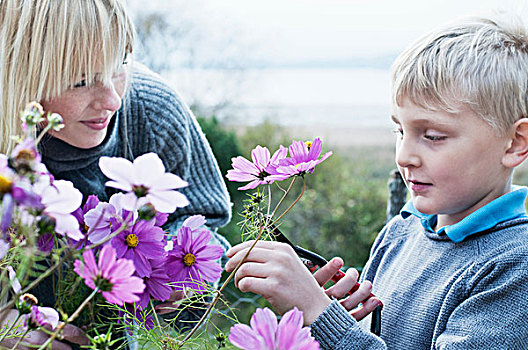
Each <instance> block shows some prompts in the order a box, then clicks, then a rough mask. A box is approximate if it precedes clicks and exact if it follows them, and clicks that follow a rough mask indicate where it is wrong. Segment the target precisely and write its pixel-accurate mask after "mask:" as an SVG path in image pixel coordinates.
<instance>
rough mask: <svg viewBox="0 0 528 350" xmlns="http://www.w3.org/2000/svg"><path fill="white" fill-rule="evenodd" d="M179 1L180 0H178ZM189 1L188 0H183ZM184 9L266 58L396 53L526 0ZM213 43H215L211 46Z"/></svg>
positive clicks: (208, 4) (334, 0) (526, 9)
mask: <svg viewBox="0 0 528 350" xmlns="http://www.w3.org/2000/svg"><path fill="white" fill-rule="evenodd" d="M176 1H178V0H176ZM182 3H183V4H188V3H189V1H183V2H182ZM192 4H193V5H192V8H191V7H190V6H188V5H187V14H188V15H189V16H191V17H193V18H195V19H196V20H197V21H199V23H201V24H203V25H205V26H210V29H211V33H214V34H212V35H211V38H214V37H217V38H218V36H222V34H225V35H227V36H230V37H232V38H233V40H237V39H238V40H240V42H243V43H246V44H248V45H249V46H251V47H253V49H251V50H249V56H250V57H253V58H255V59H261V60H265V61H283V62H285V61H299V60H332V59H334V60H335V59H346V58H350V57H357V56H360V57H371V56H380V55H386V54H394V53H397V52H399V51H401V50H402V49H403V48H405V47H406V46H407V45H408V44H409V43H410V42H412V41H413V40H414V39H416V38H417V37H419V36H420V35H421V34H423V33H425V32H426V31H428V30H430V29H432V28H434V27H436V26H438V25H440V24H442V23H445V22H447V21H450V20H452V19H455V18H457V17H461V16H468V15H488V14H491V13H495V12H498V11H507V12H512V11H513V12H515V13H519V14H521V15H524V17H525V18H528V0H441V1H438V0H430V1H428V0H399V1H398V0H266V1H260V0H195V1H192ZM211 46H213V47H214V45H211Z"/></svg>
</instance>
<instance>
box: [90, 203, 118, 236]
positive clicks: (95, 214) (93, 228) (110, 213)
mask: <svg viewBox="0 0 528 350" xmlns="http://www.w3.org/2000/svg"><path fill="white" fill-rule="evenodd" d="M115 216H116V209H115V208H114V206H113V205H112V204H110V203H105V202H100V203H99V204H97V206H96V207H95V208H93V209H91V210H90V211H88V212H87V213H86V214H85V215H84V221H85V224H86V229H87V233H88V240H89V241H90V242H92V243H99V242H101V241H102V240H104V239H105V238H106V237H108V235H109V234H110V233H112V224H111V222H112V219H113V218H114V217H115Z"/></svg>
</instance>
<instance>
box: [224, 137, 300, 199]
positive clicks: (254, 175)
mask: <svg viewBox="0 0 528 350" xmlns="http://www.w3.org/2000/svg"><path fill="white" fill-rule="evenodd" d="M287 154H288V149H287V148H285V147H283V146H280V148H279V149H278V150H277V151H276V152H275V153H274V154H273V156H272V157H271V158H270V151H269V150H268V149H267V148H266V147H261V146H257V147H255V149H254V150H252V151H251V159H252V160H253V163H252V162H250V161H249V160H247V159H246V158H244V157H241V156H240V157H236V158H233V159H232V160H231V161H232V166H233V169H231V170H228V171H227V175H226V177H227V178H228V179H229V181H237V182H246V181H251V182H250V183H248V184H247V185H246V186H243V187H239V188H238V189H239V190H248V189H253V188H255V187H257V186H259V185H262V184H271V183H273V182H274V181H281V180H284V179H287V178H288V177H290V175H288V174H283V173H278V172H277V169H276V168H277V166H278V165H279V161H280V160H281V159H284V158H285V157H286V155H287Z"/></svg>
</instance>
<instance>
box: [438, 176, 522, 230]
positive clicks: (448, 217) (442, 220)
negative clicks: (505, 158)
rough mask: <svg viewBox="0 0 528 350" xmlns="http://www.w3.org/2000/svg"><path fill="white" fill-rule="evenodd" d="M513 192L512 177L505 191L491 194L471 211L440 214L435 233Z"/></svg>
mask: <svg viewBox="0 0 528 350" xmlns="http://www.w3.org/2000/svg"><path fill="white" fill-rule="evenodd" d="M511 190H512V182H511V177H510V180H509V181H508V182H507V183H506V184H505V185H504V188H503V190H501V191H498V192H496V193H489V194H488V195H487V196H485V197H484V198H483V199H482V200H481V201H480V202H478V203H475V205H473V206H472V207H471V210H467V211H465V212H462V213H456V214H438V215H437V220H436V225H435V227H434V228H433V229H434V230H435V231H438V230H440V229H441V228H442V227H445V226H449V225H454V224H456V223H458V222H460V221H462V220H463V219H464V218H465V217H466V216H468V215H470V214H471V213H473V212H475V211H477V210H478V209H480V208H482V207H483V206H485V205H486V204H488V203H490V202H491V201H493V200H495V199H497V198H499V197H500V196H502V195H505V194H506V193H509V192H511Z"/></svg>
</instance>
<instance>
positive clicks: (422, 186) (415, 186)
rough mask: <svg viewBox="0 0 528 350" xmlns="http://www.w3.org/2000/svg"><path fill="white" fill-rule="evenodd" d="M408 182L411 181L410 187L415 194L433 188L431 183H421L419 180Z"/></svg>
mask: <svg viewBox="0 0 528 350" xmlns="http://www.w3.org/2000/svg"><path fill="white" fill-rule="evenodd" d="M408 181H409V187H410V189H411V191H413V192H423V191H425V190H428V189H429V188H431V186H433V184H432V183H429V182H421V181H418V180H408Z"/></svg>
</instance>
